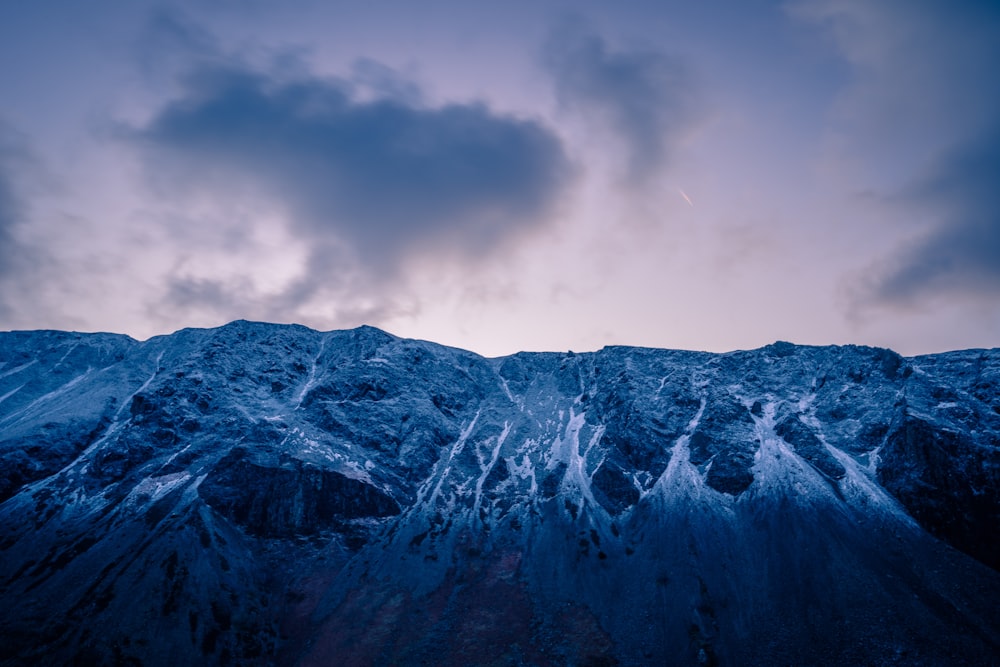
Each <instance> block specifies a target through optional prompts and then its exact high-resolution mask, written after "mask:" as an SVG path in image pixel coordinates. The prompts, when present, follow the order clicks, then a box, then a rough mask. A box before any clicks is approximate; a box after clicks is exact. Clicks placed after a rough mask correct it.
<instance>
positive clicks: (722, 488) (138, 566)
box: [0, 322, 1000, 665]
mask: <svg viewBox="0 0 1000 667" xmlns="http://www.w3.org/2000/svg"><path fill="white" fill-rule="evenodd" d="M0 364H2V365H0V502H2V504H0V652H2V664H5V665H21V664H25V665H26V664H32V665H34V664H74V663H78V664H88V665H99V664H125V665H128V664H146V665H176V664H209V665H211V664H219V665H222V664H234V665H253V664H260V665H265V664H303V665H333V664H337V665H367V664H385V665H419V664H434V665H469V664H482V665H616V664H619V665H644V664H692V665H699V664H700V665H711V664H721V665H729V664H741V665H742V664H760V665H773V664H872V665H882V664H995V663H996V661H997V658H996V656H997V655H1000V611H998V606H997V604H996V600H998V599H1000V572H998V570H1000V540H997V539H996V536H997V535H998V534H1000V350H991V351H983V350H973V351H965V352H954V353H947V354H939V355H932V356H926V357H916V358H902V357H900V356H899V355H897V354H895V353H893V352H891V351H888V350H879V349H872V348H863V347H823V348H817V347H799V346H794V345H791V344H787V343H775V344H774V345H769V346H767V347H765V348H761V349H759V350H753V351H746V352H733V353H728V354H708V353H695V352H680V351H668V350H652V349H639V348H624V347H613V348H605V349H603V350H601V351H599V352H595V353H587V354H573V353H566V354H556V353H544V354H541V353H539V354H527V353H522V354H517V355H513V356H510V357H505V358H499V359H485V358H482V357H479V356H477V355H475V354H472V353H469V352H464V351H461V350H456V349H451V348H446V347H442V346H438V345H434V344H431V343H426V342H421V341H413V340H404V339H399V338H395V337H393V336H391V335H388V334H386V333H384V332H381V331H378V330H376V329H372V328H360V329H356V330H352V331H337V332H329V333H319V332H315V331H311V330H309V329H306V328H303V327H298V326H279V325H268V324H255V323H248V322H234V323H232V324H230V325H227V326H225V327H221V328H219V329H212V330H183V331H180V332H177V333H175V334H173V335H170V336H162V337H157V338H153V339H150V340H148V341H145V342H137V341H134V340H132V339H130V338H127V337H124V336H115V335H109V334H74V333H63V332H14V333H6V334H0Z"/></svg>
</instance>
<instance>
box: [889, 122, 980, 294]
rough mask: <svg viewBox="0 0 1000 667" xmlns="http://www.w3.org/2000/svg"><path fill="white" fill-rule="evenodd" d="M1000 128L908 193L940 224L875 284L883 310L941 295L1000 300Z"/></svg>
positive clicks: (909, 202)
mask: <svg viewBox="0 0 1000 667" xmlns="http://www.w3.org/2000/svg"><path fill="white" fill-rule="evenodd" d="M998 184H1000V127H998V128H995V129H994V130H993V131H992V132H991V133H989V134H987V135H984V136H979V137H976V138H975V140H974V141H971V142H969V143H967V144H966V145H964V146H962V147H960V148H958V149H956V150H953V151H952V152H950V153H949V154H947V155H946V156H944V157H942V158H941V159H940V160H938V161H937V163H936V164H935V165H934V166H933V168H932V169H931V170H929V172H928V173H927V175H926V176H925V177H924V178H922V179H919V180H917V181H916V182H915V183H914V184H913V185H911V186H910V187H909V188H907V190H906V191H905V192H904V193H903V196H902V199H903V202H904V204H905V205H906V206H907V207H909V208H910V209H911V210H913V209H920V210H921V211H925V212H928V213H930V215H932V216H935V217H936V218H937V219H938V224H937V225H936V226H935V227H934V228H933V229H932V230H931V231H930V233H929V234H927V235H926V236H925V237H924V238H922V239H920V240H919V241H918V242H916V243H915V244H914V245H912V246H910V247H907V248H905V249H903V250H901V251H900V252H899V253H897V255H896V256H895V257H893V258H891V260H890V262H889V267H888V269H887V270H886V271H884V272H882V273H880V274H878V275H877V277H876V278H875V280H874V281H873V283H872V286H871V288H872V296H873V297H874V298H875V299H876V300H877V301H880V302H884V303H900V304H911V303H914V302H916V301H917V300H918V299H920V298H921V297H925V296H933V295H939V294H951V295H961V294H969V295H979V296H983V295H988V296H993V297H1000V185H998Z"/></svg>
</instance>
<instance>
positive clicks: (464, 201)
mask: <svg viewBox="0 0 1000 667" xmlns="http://www.w3.org/2000/svg"><path fill="white" fill-rule="evenodd" d="M365 67H366V69H367V71H371V70H372V67H373V66H372V64H371V63H367V64H366V66H365ZM352 93H353V90H352V83H351V82H348V81H343V80H336V79H321V78H317V77H311V78H303V77H299V78H296V79H294V80H286V79H283V78H281V77H278V76H272V75H269V74H268V73H266V72H261V71H254V70H252V69H250V68H248V67H241V66H238V65H232V66H230V67H226V68H220V67H203V68H201V69H199V70H197V71H196V72H195V73H194V74H192V75H191V76H189V77H188V78H187V80H186V89H185V94H184V96H183V97H182V98H181V99H178V100H175V101H174V102H172V103H170V104H169V105H167V106H166V107H164V108H163V109H162V110H161V111H160V112H159V113H157V114H156V115H155V117H154V118H153V119H152V120H151V121H150V122H149V124H148V125H146V126H145V127H143V128H141V129H139V130H138V131H137V132H136V133H135V135H134V136H135V138H137V139H138V140H139V142H140V143H141V144H142V145H143V146H145V147H146V148H147V149H151V155H152V157H153V159H152V160H150V161H149V162H148V164H149V165H150V167H151V169H153V170H154V171H157V170H164V169H173V170H174V172H173V176H177V175H178V174H180V175H182V176H181V179H180V181H179V182H181V183H183V184H186V186H188V187H191V186H197V184H198V183H207V182H211V183H212V185H213V187H217V186H219V185H220V180H221V181H222V183H221V184H223V185H224V183H225V182H226V181H233V182H240V183H250V184H252V185H253V186H255V187H257V188H260V189H261V190H262V191H263V192H264V193H266V194H267V195H269V196H271V197H274V198H276V199H277V200H279V201H280V202H282V203H283V204H284V205H285V206H286V207H287V208H288V211H289V213H290V214H291V216H292V217H293V218H294V227H295V230H296V231H297V232H298V233H299V234H300V235H304V236H305V237H306V238H309V239H311V240H315V241H316V242H317V243H327V242H330V241H336V242H339V243H341V244H345V245H346V246H347V247H348V248H349V249H350V250H352V251H353V252H355V253H356V254H357V257H358V259H360V260H361V261H362V262H364V263H366V264H369V265H376V266H378V267H379V268H380V269H383V270H388V269H390V268H391V267H392V266H393V264H394V263H395V262H396V261H398V260H399V259H400V258H401V257H405V256H407V255H409V254H411V253H419V252H421V251H425V250H428V249H430V248H432V247H437V248H439V249H440V248H441V247H447V248H450V249H451V250H457V251H458V252H460V253H462V254H464V255H468V256H477V255H482V254H485V253H488V252H490V251H492V250H493V249H495V248H496V247H497V244H499V243H501V242H503V241H505V240H508V239H509V238H511V237H513V236H516V235H517V234H519V233H521V232H524V231H526V230H528V229H530V228H532V227H534V226H536V225H539V224H540V223H541V221H542V219H543V217H544V215H545V214H546V213H547V212H548V211H549V209H550V207H551V206H552V205H553V204H554V203H555V201H556V200H557V198H558V195H559V193H560V191H561V188H562V186H563V184H564V182H565V180H566V178H567V176H568V174H569V172H570V167H569V164H568V161H567V159H566V157H565V155H564V152H563V148H562V145H561V144H560V142H559V140H558V139H557V138H556V137H555V136H554V135H553V134H552V133H551V132H550V131H549V130H548V129H546V128H545V127H544V126H542V125H540V124H539V123H537V122H534V121H530V120H522V119H517V118H514V117H509V116H504V115H501V114H498V113H495V112H493V111H492V110H490V109H489V108H487V107H486V106H485V105H482V104H476V103H473V104H449V105H446V106H441V107H435V108H430V107H425V106H420V105H418V104H416V103H415V102H414V101H413V100H412V99H411V98H406V99H402V98H389V97H383V98H378V99H375V100H369V101H356V100H355V99H354V96H353V95H352ZM216 191H218V190H216Z"/></svg>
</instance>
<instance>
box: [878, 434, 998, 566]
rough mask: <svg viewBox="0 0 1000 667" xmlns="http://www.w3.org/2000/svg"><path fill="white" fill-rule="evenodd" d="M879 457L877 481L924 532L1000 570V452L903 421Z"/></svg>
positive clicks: (955, 435) (961, 435)
mask: <svg viewBox="0 0 1000 667" xmlns="http://www.w3.org/2000/svg"><path fill="white" fill-rule="evenodd" d="M879 456H880V457H881V465H880V466H879V473H878V478H879V481H880V482H881V483H882V485H883V486H885V488H886V490H887V491H889V492H890V493H892V494H893V495H894V496H896V498H898V499H899V501H900V502H901V503H903V506H905V507H906V508H907V510H909V511H910V513H911V514H912V515H913V517H914V518H915V519H916V520H917V521H919V522H920V524H921V525H922V526H924V527H925V528H926V529H927V530H928V531H929V532H930V533H932V534H933V535H936V536H938V537H940V538H942V539H943V540H945V541H946V542H948V543H949V544H952V545H954V546H955V547H956V548H958V549H960V550H962V551H964V552H966V553H968V554H970V555H972V556H974V557H975V558H977V559H979V560H980V561H982V562H983V563H986V564H987V565H989V566H990V567H992V568H994V569H997V570H1000V541H998V540H997V535H1000V508H998V503H997V498H1000V450H997V449H990V448H985V447H982V446H979V445H977V444H975V443H974V442H972V441H971V440H970V438H969V437H968V436H965V435H963V434H962V433H958V432H955V431H950V430H945V429H942V428H939V427H935V426H934V425H932V424H930V423H928V422H926V421H924V420H923V419H920V418H918V417H914V416H912V415H905V416H904V417H903V418H902V419H901V420H900V423H898V424H896V425H895V427H894V428H893V430H892V431H891V432H890V433H889V436H888V438H887V439H886V444H885V447H884V448H883V449H882V450H881V452H880V453H879Z"/></svg>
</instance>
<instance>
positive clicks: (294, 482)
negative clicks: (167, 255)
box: [198, 448, 399, 537]
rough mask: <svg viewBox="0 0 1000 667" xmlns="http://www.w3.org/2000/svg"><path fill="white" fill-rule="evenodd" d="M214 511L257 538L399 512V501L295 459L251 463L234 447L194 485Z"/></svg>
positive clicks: (305, 532) (303, 532)
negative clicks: (274, 463) (282, 464)
mask: <svg viewBox="0 0 1000 667" xmlns="http://www.w3.org/2000/svg"><path fill="white" fill-rule="evenodd" d="M198 493H199V495H200V496H201V497H202V498H204V499H205V502H207V503H208V504H209V506H211V507H212V508H213V509H215V510H216V511H217V512H219V513H220V514H222V515H223V516H225V517H227V518H228V519H230V520H232V521H233V522H234V523H236V524H237V525H239V526H241V527H243V528H244V529H246V530H247V531H248V532H249V533H251V534H253V535H257V536H260V537H288V536H292V535H311V534H314V533H317V532H320V531H322V530H327V529H330V528H332V527H334V526H336V525H337V523H338V522H342V521H346V520H349V519H358V518H366V517H385V516H390V515H393V514H398V513H399V505H398V504H397V503H396V501H395V500H393V499H392V498H390V497H389V496H388V495H386V494H385V493H384V492H382V491H380V490H379V489H377V488H375V487H374V486H372V485H371V484H369V483H366V482H363V481H360V480H357V479H351V478H350V477H347V476H345V475H343V474H341V473H338V472H335V471H332V470H324V469H322V468H315V467H312V466H308V465H305V464H303V463H301V462H299V461H294V462H289V463H287V464H286V465H284V466H271V465H260V464H257V463H254V462H253V461H252V460H251V459H250V458H249V454H248V452H247V450H245V449H243V448H236V449H233V450H232V451H231V452H230V453H229V454H227V455H226V456H225V457H224V458H223V459H222V460H220V461H219V463H218V464H216V466H215V467H214V468H213V469H212V471H211V472H210V473H209V475H208V477H207V478H206V479H205V481H204V482H202V483H201V485H200V486H199V487H198Z"/></svg>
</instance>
